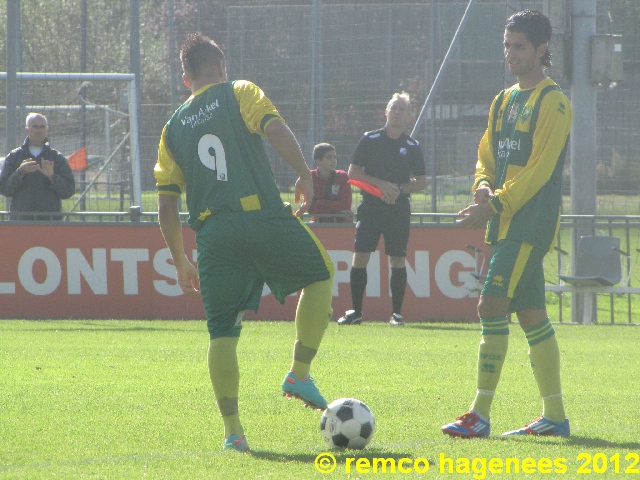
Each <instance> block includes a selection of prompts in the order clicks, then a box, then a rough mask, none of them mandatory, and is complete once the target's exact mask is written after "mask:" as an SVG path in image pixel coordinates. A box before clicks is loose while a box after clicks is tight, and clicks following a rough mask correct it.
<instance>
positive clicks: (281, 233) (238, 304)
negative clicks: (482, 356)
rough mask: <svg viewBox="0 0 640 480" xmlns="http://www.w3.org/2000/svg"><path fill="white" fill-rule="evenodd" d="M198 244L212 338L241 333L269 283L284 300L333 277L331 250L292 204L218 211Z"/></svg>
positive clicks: (208, 324)
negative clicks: (244, 314)
mask: <svg viewBox="0 0 640 480" xmlns="http://www.w3.org/2000/svg"><path fill="white" fill-rule="evenodd" d="M196 243H197V246H198V273H199V275H200V288H201V293H202V301H203V303H204V310H205V313H206V315H207V327H208V329H209V335H210V337H211V338H219V337H230V336H238V335H239V334H240V328H239V327H240V321H241V320H242V314H241V312H243V311H244V310H253V311H257V310H258V306H259V305H260V298H261V296H262V289H263V286H264V284H265V283H266V284H267V285H268V286H269V288H270V289H271V291H272V292H273V294H274V296H275V297H276V299H277V300H278V301H279V302H280V303H284V300H285V298H286V297H287V295H289V294H291V293H294V292H297V291H298V290H300V289H302V288H304V287H306V286H307V285H310V284H312V283H315V282H317V281H320V280H327V279H328V278H330V277H331V276H332V275H333V264H332V263H331V259H330V258H329V255H328V254H327V251H326V250H325V249H324V247H323V246H322V244H321V243H320V241H319V240H318V239H317V238H316V236H315V235H314V234H313V233H312V232H311V230H309V228H308V227H307V226H306V225H305V224H304V223H303V222H302V221H301V220H300V219H299V218H297V217H295V216H294V215H293V214H292V212H291V207H289V206H288V205H287V206H285V207H283V208H282V209H281V210H277V211H262V210H258V211H251V212H242V213H220V214H217V215H213V216H212V217H210V218H209V219H207V221H206V222H205V223H204V225H203V226H202V228H201V229H200V230H199V231H198V232H197V233H196Z"/></svg>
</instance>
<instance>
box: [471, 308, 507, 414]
mask: <svg viewBox="0 0 640 480" xmlns="http://www.w3.org/2000/svg"><path fill="white" fill-rule="evenodd" d="M480 323H481V324H482V340H481V341H480V348H479V349H478V383H477V387H478V390H477V391H476V396H475V398H474V400H473V403H472V404H471V410H473V411H474V412H476V413H479V414H480V416H482V417H483V418H484V419H485V420H487V421H488V420H489V416H490V412H491V403H492V402H493V395H494V394H495V391H496V387H497V386H498V381H499V380H500V373H501V372H502V366H503V365H504V360H505V357H506V356H507V348H508V346H509V319H508V318H507V317H506V316H505V317H491V318H481V319H480Z"/></svg>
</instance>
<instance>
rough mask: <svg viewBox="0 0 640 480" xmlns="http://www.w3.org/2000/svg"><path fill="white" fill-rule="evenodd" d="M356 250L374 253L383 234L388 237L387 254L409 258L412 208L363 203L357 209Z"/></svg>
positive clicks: (386, 241)
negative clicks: (408, 247) (408, 245)
mask: <svg viewBox="0 0 640 480" xmlns="http://www.w3.org/2000/svg"><path fill="white" fill-rule="evenodd" d="M357 219H358V223H357V224H356V240H355V251H356V252H363V253H368V252H374V251H375V250H376V248H377V247H378V242H379V241H380V235H382V236H383V237H384V253H385V254H387V255H389V256H391V257H406V256H407V244H408V243H409V226H410V222H411V207H410V205H409V204H408V202H407V204H400V205H388V204H375V205H370V204H368V203H364V202H363V203H361V204H360V205H358V210H357Z"/></svg>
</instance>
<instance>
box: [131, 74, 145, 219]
mask: <svg viewBox="0 0 640 480" xmlns="http://www.w3.org/2000/svg"><path fill="white" fill-rule="evenodd" d="M137 84H138V81H137V80H136V79H135V78H134V79H133V81H132V82H131V83H130V87H129V148H130V152H129V154H130V157H131V183H132V185H131V187H132V190H133V192H132V193H133V195H132V199H131V201H132V205H134V206H139V207H142V188H141V179H140V144H139V143H138V119H139V116H138V112H139V111H140V105H139V103H138V102H139V100H138V91H139V87H138V85H137Z"/></svg>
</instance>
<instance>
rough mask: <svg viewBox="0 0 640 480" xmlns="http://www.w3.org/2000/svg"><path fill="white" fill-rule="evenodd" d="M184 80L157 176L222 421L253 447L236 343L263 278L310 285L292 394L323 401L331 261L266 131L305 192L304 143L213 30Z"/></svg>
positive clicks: (188, 62)
mask: <svg viewBox="0 0 640 480" xmlns="http://www.w3.org/2000/svg"><path fill="white" fill-rule="evenodd" d="M180 59H181V61H182V68H183V72H184V73H183V79H184V82H185V84H186V85H187V87H188V88H189V89H190V90H191V93H192V95H191V97H190V98H189V99H188V100H187V101H186V102H185V103H184V104H183V105H182V106H181V107H180V108H178V110H176V112H175V113H174V114H173V116H172V117H171V119H170V120H169V121H168V122H167V124H166V125H165V127H164V130H163V132H162V138H161V140H160V145H159V147H158V161H157V163H156V167H155V176H156V180H157V188H158V216H159V220H160V228H161V230H162V234H163V236H164V239H165V241H166V243H167V246H168V247H169V249H170V251H171V255H172V257H173V262H174V264H175V267H176V270H177V275H178V283H179V285H180V287H181V288H182V291H183V292H184V293H187V294H189V293H197V291H198V289H200V291H201V294H202V300H203V303H204V308H205V313H206V316H207V327H208V330H209V335H210V343H209V353H208V365H209V375H210V378H211V384H212V386H213V391H214V395H215V397H216V401H217V404H218V408H219V410H220V414H221V415H222V418H223V421H224V436H225V442H224V448H226V449H235V450H239V451H248V450H249V446H248V444H247V440H246V438H245V436H244V429H243V426H242V424H241V423H240V418H239V415H238V390H239V376H240V373H239V367H238V358H237V354H236V349H237V345H238V340H239V337H240V330H241V328H242V326H241V321H242V317H243V314H244V311H245V310H247V309H251V310H254V311H255V310H257V309H258V305H259V303H260V297H261V295H262V289H263V286H264V284H265V283H266V284H267V285H268V286H269V287H270V289H271V291H272V292H273V294H274V296H275V297H276V298H277V299H278V300H279V301H280V302H284V299H285V298H286V296H287V295H289V294H291V293H294V292H296V291H298V290H302V292H301V295H300V300H299V302H298V308H297V311H296V318H295V323H296V341H295V343H294V350H293V364H292V366H291V371H290V372H289V373H288V374H287V375H286V376H285V379H284V381H283V383H282V390H283V393H284V394H286V395H287V396H295V397H298V398H300V399H302V400H303V401H304V402H305V404H306V405H309V406H312V407H315V408H319V409H324V408H326V406H327V402H326V400H325V399H324V398H323V396H322V395H321V394H320V392H319V391H318V389H317V388H316V386H315V384H314V382H313V380H312V379H311V377H310V376H309V370H310V364H311V361H312V359H313V357H314V356H315V354H316V351H317V349H318V347H319V345H320V342H321V340H322V336H323V335H324V331H325V330H326V327H327V325H328V322H329V318H330V316H331V296H332V286H333V265H332V263H331V260H330V259H329V256H328V255H327V252H326V250H325V249H324V248H323V246H322V245H321V244H320V242H319V241H318V239H317V238H316V237H315V236H314V235H313V233H312V232H311V231H310V230H309V229H308V228H307V227H306V226H305V225H304V224H303V223H302V221H301V220H300V219H299V218H297V217H295V216H294V215H293V212H292V211H291V207H290V206H289V205H287V204H284V203H283V202H282V199H281V197H280V193H279V190H278V187H277V185H276V182H275V179H274V177H273V173H272V171H271V166H270V162H269V158H268V157H267V153H266V149H265V143H264V138H265V137H266V138H267V139H268V140H269V142H270V143H271V144H272V146H273V147H274V149H275V151H276V152H277V153H278V154H279V155H280V156H281V157H282V158H283V159H284V160H285V161H286V162H287V163H288V164H289V165H290V166H291V167H292V168H293V169H294V170H295V171H296V173H297V174H298V176H299V177H300V179H301V180H300V187H301V190H302V195H303V200H304V202H303V203H308V204H310V203H311V201H312V199H313V182H312V179H311V173H310V171H309V168H308V167H307V164H306V162H305V159H304V156H303V155H302V152H301V150H300V146H299V145H298V142H297V140H296V138H295V136H294V135H293V133H292V132H291V130H290V129H289V127H287V125H286V124H285V123H284V120H283V119H282V117H281V116H280V114H279V113H278V110H277V109H276V108H275V107H274V106H273V104H272V103H271V101H270V100H269V99H268V98H267V97H266V96H265V94H264V93H263V91H262V90H261V89H260V88H259V87H258V86H256V85H254V84H253V83H251V82H248V81H244V80H238V81H227V73H226V67H225V56H224V54H223V52H222V51H221V50H220V48H219V47H218V45H216V43H215V42H213V41H212V40H211V39H210V38H208V37H206V36H204V35H202V34H199V33H196V34H190V35H188V36H187V37H186V39H185V41H184V43H183V45H182V47H181V50H180ZM182 191H186V198H187V208H188V211H189V225H190V226H191V227H192V228H193V230H195V232H196V243H197V248H198V269H197V270H196V269H195V267H194V266H193V265H192V264H191V262H190V261H189V260H188V258H187V256H186V254H185V251H184V244H183V238H182V225H181V222H180V218H179V214H178V199H179V198H180V194H181V192H182Z"/></svg>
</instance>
